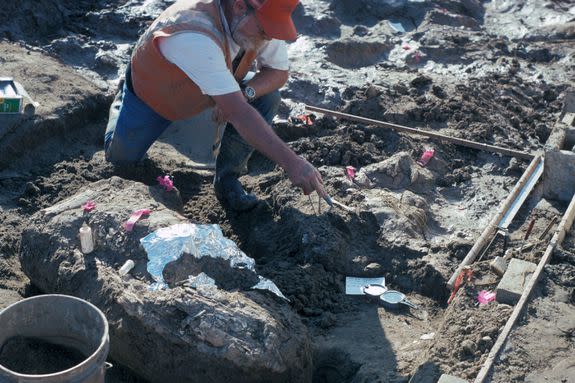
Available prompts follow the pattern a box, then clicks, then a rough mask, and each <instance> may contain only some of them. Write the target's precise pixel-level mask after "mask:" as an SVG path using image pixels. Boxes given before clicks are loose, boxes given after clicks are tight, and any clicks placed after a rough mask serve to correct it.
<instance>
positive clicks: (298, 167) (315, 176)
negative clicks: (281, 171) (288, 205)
mask: <svg viewBox="0 0 575 383" xmlns="http://www.w3.org/2000/svg"><path fill="white" fill-rule="evenodd" d="M286 171H287V173H288V177H289V179H290V181H291V182H292V183H293V184H294V186H297V187H301V188H302V189H303V193H304V194H305V195H309V194H311V193H312V192H313V191H316V192H317V194H319V196H320V197H322V198H323V199H326V198H327V197H328V194H327V193H326V191H325V190H324V188H323V180H322V178H321V174H320V173H319V171H318V170H317V169H316V168H315V167H313V165H312V164H310V163H309V162H307V161H306V160H305V159H303V158H301V157H296V160H295V161H293V163H291V164H290V165H289V166H286Z"/></svg>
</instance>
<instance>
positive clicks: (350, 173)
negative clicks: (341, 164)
mask: <svg viewBox="0 0 575 383" xmlns="http://www.w3.org/2000/svg"><path fill="white" fill-rule="evenodd" d="M355 170H356V169H355V168H354V167H353V166H346V167H345V176H346V177H347V178H348V179H349V180H350V181H353V179H354V178H355Z"/></svg>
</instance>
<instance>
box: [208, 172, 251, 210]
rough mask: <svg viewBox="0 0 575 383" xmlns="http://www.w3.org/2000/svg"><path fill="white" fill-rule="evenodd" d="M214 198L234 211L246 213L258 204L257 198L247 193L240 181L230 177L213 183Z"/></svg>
mask: <svg viewBox="0 0 575 383" xmlns="http://www.w3.org/2000/svg"><path fill="white" fill-rule="evenodd" d="M214 189H215V191H216V197H217V198H218V200H219V201H220V203H221V204H222V205H224V206H226V207H229V208H230V209H232V210H235V211H247V210H250V209H253V208H254V207H255V206H256V205H257V204H258V197H256V196H255V195H254V194H249V193H247V192H246V191H245V190H244V188H243V187H242V184H241V183H240V181H239V180H238V179H237V178H235V177H234V176H232V175H229V176H227V177H224V178H221V179H219V180H217V181H216V182H214Z"/></svg>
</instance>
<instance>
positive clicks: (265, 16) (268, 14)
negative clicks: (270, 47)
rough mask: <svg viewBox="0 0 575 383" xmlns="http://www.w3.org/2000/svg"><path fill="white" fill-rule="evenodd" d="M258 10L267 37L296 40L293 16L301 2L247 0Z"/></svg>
mask: <svg viewBox="0 0 575 383" xmlns="http://www.w3.org/2000/svg"><path fill="white" fill-rule="evenodd" d="M247 1H248V3H249V4H250V5H251V6H252V7H254V9H255V10H256V18H257V19H258V21H259V23H260V25H261V27H262V29H263V30H264V32H265V33H266V35H267V36H268V37H270V38H272V39H277V40H295V39H296V38H297V31H296V29H295V25H294V24H293V20H292V19H291V14H292V12H293V11H294V9H295V7H296V6H297V5H298V3H299V0H247Z"/></svg>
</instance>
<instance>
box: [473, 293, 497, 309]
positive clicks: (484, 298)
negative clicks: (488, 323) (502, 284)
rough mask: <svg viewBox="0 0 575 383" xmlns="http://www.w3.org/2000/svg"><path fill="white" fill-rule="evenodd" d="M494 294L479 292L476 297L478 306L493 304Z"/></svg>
mask: <svg viewBox="0 0 575 383" xmlns="http://www.w3.org/2000/svg"><path fill="white" fill-rule="evenodd" d="M495 297H496V294H495V292H494V291H487V290H481V291H480V292H479V295H477V301H478V302H479V304H482V305H486V304H488V303H489V302H493V301H494V300H495Z"/></svg>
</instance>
